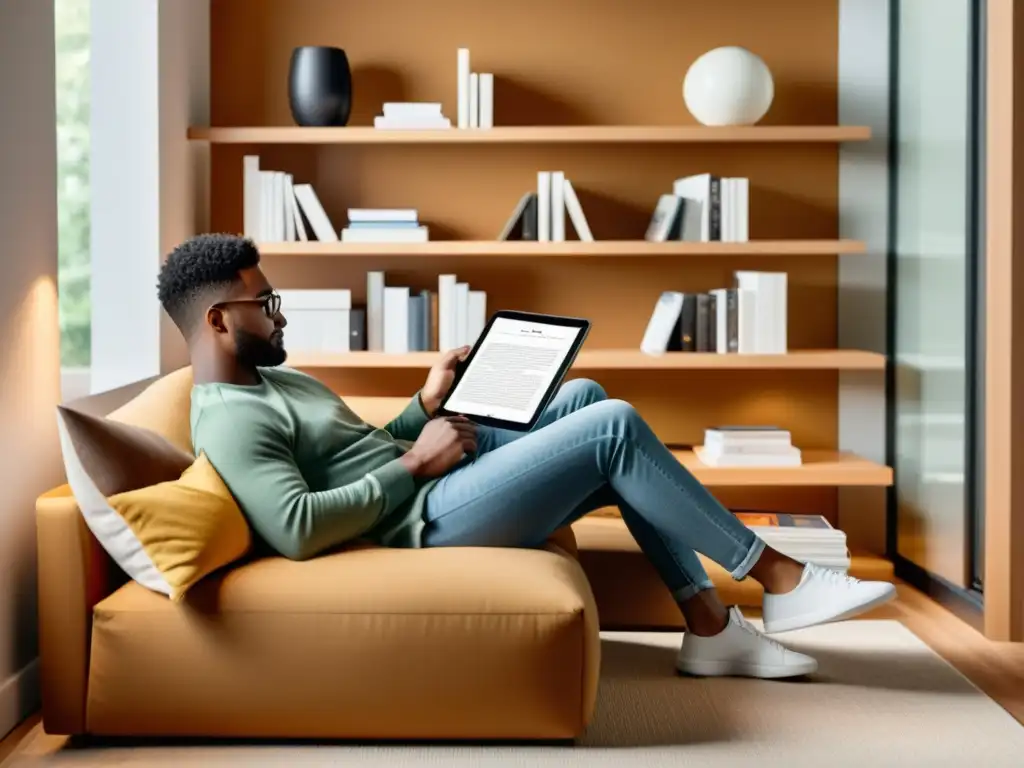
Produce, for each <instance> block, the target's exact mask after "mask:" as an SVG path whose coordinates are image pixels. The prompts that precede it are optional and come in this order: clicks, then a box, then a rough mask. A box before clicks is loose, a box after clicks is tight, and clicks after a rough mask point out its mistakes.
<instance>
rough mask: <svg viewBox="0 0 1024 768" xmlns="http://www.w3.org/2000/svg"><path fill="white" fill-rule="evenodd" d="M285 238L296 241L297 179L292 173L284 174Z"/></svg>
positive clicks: (286, 240)
mask: <svg viewBox="0 0 1024 768" xmlns="http://www.w3.org/2000/svg"><path fill="white" fill-rule="evenodd" d="M282 197H283V203H284V239H285V242H289V243H291V242H294V241H295V180H294V178H293V177H292V175H291V174H290V173H286V174H285V175H284V193H283V195H282Z"/></svg>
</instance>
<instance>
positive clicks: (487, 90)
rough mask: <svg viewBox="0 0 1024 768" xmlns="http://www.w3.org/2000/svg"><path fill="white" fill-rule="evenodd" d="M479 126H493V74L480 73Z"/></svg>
mask: <svg viewBox="0 0 1024 768" xmlns="http://www.w3.org/2000/svg"><path fill="white" fill-rule="evenodd" d="M480 127H481V128H493V127H494V75H493V74H492V73H490V72H483V73H481V74H480Z"/></svg>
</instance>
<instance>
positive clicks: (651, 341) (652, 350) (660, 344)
mask: <svg viewBox="0 0 1024 768" xmlns="http://www.w3.org/2000/svg"><path fill="white" fill-rule="evenodd" d="M682 311H683V294H682V293H680V292H679V291H664V292H663V293H662V294H661V295H660V296H659V297H658V301H657V302H656V303H655V305H654V311H653V312H652V313H651V319H650V320H648V321H647V329H646V330H645V331H644V337H643V340H642V341H641V342H640V351H641V352H644V353H646V354H648V355H661V354H664V352H665V351H666V350H667V349H668V343H669V341H670V340H671V338H672V331H674V330H675V327H676V322H678V320H679V314H680V312H682Z"/></svg>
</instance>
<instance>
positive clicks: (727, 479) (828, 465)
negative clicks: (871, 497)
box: [673, 450, 893, 488]
mask: <svg viewBox="0 0 1024 768" xmlns="http://www.w3.org/2000/svg"><path fill="white" fill-rule="evenodd" d="M673 453H674V454H675V456H676V458H677V459H679V461H680V462H681V463H682V464H683V466H685V467H686V468H687V469H689V470H690V471H691V472H692V473H693V474H694V476H695V477H696V478H697V479H698V480H700V481H701V482H702V483H704V485H707V486H709V487H738V486H752V487H759V488H763V487H770V486H812V485H820V486H830V487H839V486H848V485H849V486H888V485H892V477H893V475H892V469H891V468H890V467H886V466H884V465H882V464H876V463H875V462H873V461H869V460H867V459H864V458H861V457H860V456H857V455H855V454H852V453H847V452H840V451H814V450H806V451H802V452H801V453H802V461H803V463H802V464H801V465H800V466H799V467H709V466H707V465H705V464H703V463H702V462H701V461H700V459H698V458H697V455H696V454H695V453H694V452H693V451H689V450H676V451H673Z"/></svg>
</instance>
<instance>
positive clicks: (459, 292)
mask: <svg viewBox="0 0 1024 768" xmlns="http://www.w3.org/2000/svg"><path fill="white" fill-rule="evenodd" d="M485 325H487V293H486V292H484V291H471V290H470V288H469V283H468V282H465V281H460V280H459V278H458V276H456V275H453V274H446V275H440V276H438V279H437V343H438V349H439V350H440V351H441V352H447V351H448V350H450V349H456V348H457V347H461V346H465V345H470V346H472V345H473V344H475V343H476V340H477V339H478V338H479V337H480V334H481V333H483V330H484V326H485Z"/></svg>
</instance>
